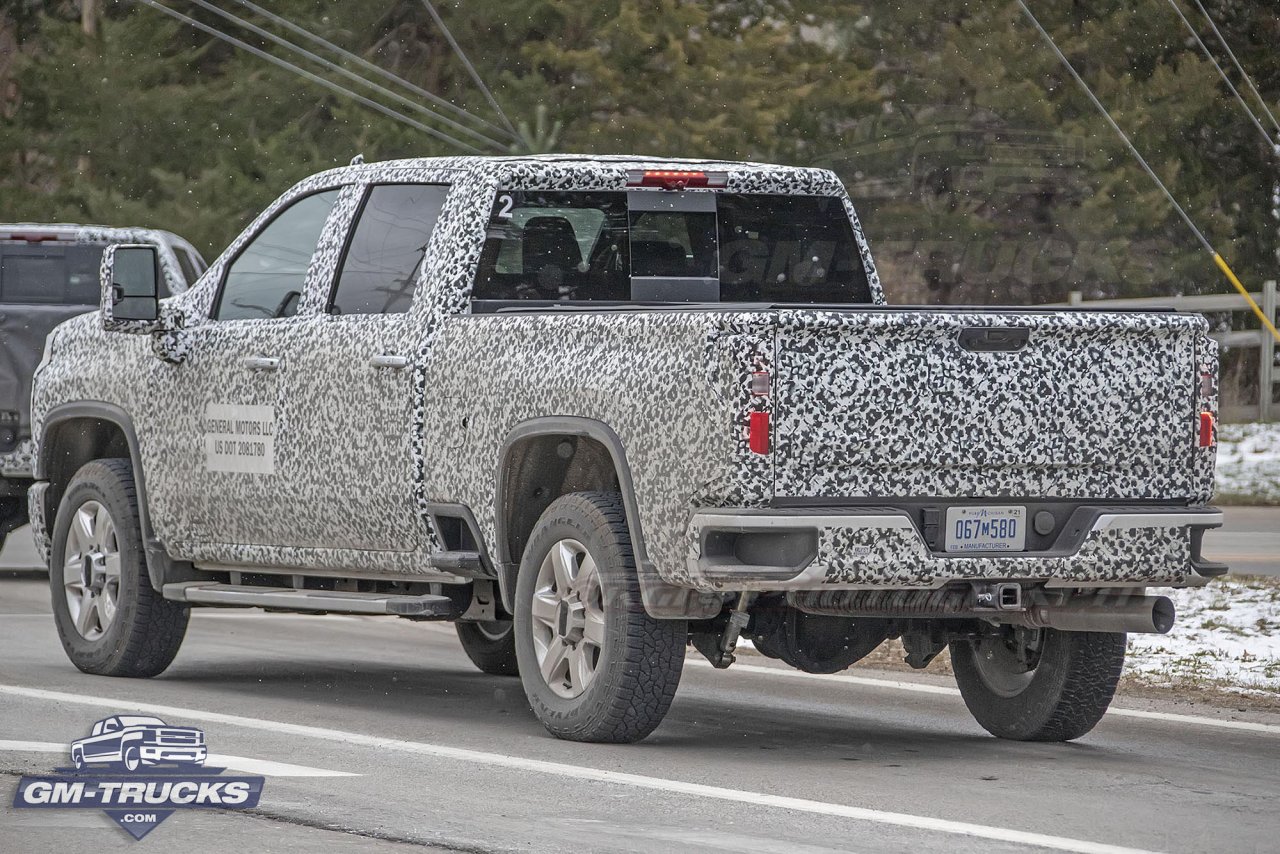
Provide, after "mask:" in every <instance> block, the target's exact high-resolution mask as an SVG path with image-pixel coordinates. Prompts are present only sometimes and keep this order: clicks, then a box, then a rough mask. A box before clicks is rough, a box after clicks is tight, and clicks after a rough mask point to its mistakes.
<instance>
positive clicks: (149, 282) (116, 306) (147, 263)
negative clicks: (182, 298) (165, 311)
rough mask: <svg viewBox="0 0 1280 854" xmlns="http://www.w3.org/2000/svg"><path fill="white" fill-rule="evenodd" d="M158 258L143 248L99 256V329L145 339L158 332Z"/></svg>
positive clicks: (132, 246)
mask: <svg viewBox="0 0 1280 854" xmlns="http://www.w3.org/2000/svg"><path fill="white" fill-rule="evenodd" d="M160 327H161V323H160V255H159V252H157V250H156V247H154V246H150V245H144V244H119V245H113V246H108V247H107V248H106V251H105V252H103V253H102V328H103V329H106V330H107V331H108V332H128V333H133V334H135V335H145V334H149V333H151V332H158V331H159V330H160Z"/></svg>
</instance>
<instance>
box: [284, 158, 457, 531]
mask: <svg viewBox="0 0 1280 854" xmlns="http://www.w3.org/2000/svg"><path fill="white" fill-rule="evenodd" d="M448 191H449V188H448V187H447V186H445V185H441V184H425V183H422V184H375V185H373V186H370V187H368V188H367V190H366V191H365V194H364V199H363V201H362V203H361V208H360V212H359V214H358V216H357V218H356V221H355V224H354V225H353V226H352V230H351V234H350V237H349V239H348V240H347V246H346V251H345V253H344V254H343V256H342V258H341V259H340V261H339V263H338V266H337V269H336V271H335V274H334V281H333V285H332V288H331V290H330V293H329V298H328V304H327V306H326V309H325V311H323V312H322V313H320V314H318V315H316V316H314V317H311V318H309V319H307V320H306V321H305V325H304V327H303V329H302V330H301V332H302V334H301V336H300V339H299V340H302V341H305V342H306V345H307V346H306V347H305V348H299V349H298V351H297V354H296V356H295V357H293V358H294V362H295V367H296V370H294V371H293V372H291V377H293V378H294V379H291V388H290V394H293V395H298V396H300V397H301V398H302V399H304V400H306V401H307V402H308V406H307V407H306V409H305V410H300V411H298V412H297V413H296V418H297V420H296V421H295V427H296V430H297V438H298V441H299V443H300V447H303V448H305V449H306V454H307V464H306V465H305V466H302V467H301V468H300V469H299V471H298V473H297V477H298V480H297V486H298V493H299V494H300V495H302V496H305V497H306V500H307V501H308V502H309V506H308V512H307V514H306V515H305V516H304V517H302V518H299V519H298V522H297V525H295V526H294V527H293V529H292V530H291V534H292V540H291V542H290V545H294V546H299V547H304V548H331V549H355V550H360V551H366V552H367V551H392V552H409V551H414V550H416V549H417V548H419V547H420V545H421V544H422V539H423V534H424V530H425V529H424V527H423V523H422V520H421V517H420V515H419V514H418V513H417V511H416V509H415V504H414V494H413V484H414V472H413V466H412V460H413V447H412V442H413V437H414V435H415V433H416V431H417V427H416V426H415V420H414V417H413V404H412V399H413V394H412V392H413V382H414V378H415V376H417V375H418V372H419V369H420V366H419V365H417V364H416V361H415V360H416V355H415V352H414V351H415V343H416V342H418V341H420V340H421V339H422V337H423V336H422V334H421V330H420V328H419V324H418V323H417V321H416V319H415V318H416V315H411V314H409V313H408V312H409V308H410V306H411V304H412V302H413V295H414V292H415V290H416V289H417V287H418V285H419V283H420V282H421V281H422V280H423V279H424V278H425V277H426V276H427V275H428V273H429V271H428V270H426V269H425V268H424V265H425V263H426V258H427V257H428V256H427V247H428V244H429V243H430V241H431V236H432V234H433V232H434V231H435V225H436V220H437V219H438V217H439V215H440V211H441V209H442V207H443V205H444V201H445V197H446V196H447V195H448ZM295 383H296V385H295ZM428 393H429V391H428ZM428 441H430V438H429V437H428Z"/></svg>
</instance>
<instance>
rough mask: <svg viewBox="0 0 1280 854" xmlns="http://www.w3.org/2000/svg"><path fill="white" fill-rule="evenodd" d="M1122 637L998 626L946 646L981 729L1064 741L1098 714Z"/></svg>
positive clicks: (1116, 668) (1115, 676)
mask: <svg viewBox="0 0 1280 854" xmlns="http://www.w3.org/2000/svg"><path fill="white" fill-rule="evenodd" d="M1125 642H1126V636H1125V635H1124V634H1123V633H1111V632H1063V631H1058V630H1056V629H1027V628H1021V627H1014V626H1002V627H999V628H997V629H994V630H992V631H991V632H989V633H986V634H983V635H981V636H979V637H977V638H971V639H968V640H963V641H954V642H952V644H951V668H952V670H954V671H955V675H956V684H957V685H958V686H959V688H960V695H961V696H962V697H963V698H964V703H965V705H966V706H968V707H969V711H970V712H971V713H972V714H973V716H974V718H976V719H977V721H978V723H979V724H981V725H982V728H983V729H985V730H986V731H987V732H989V733H991V734H992V735H995V736H998V737H1000V738H1008V739H1014V740H1017V741H1070V740H1071V739H1074V738H1079V737H1080V736H1082V735H1084V734H1085V733H1087V732H1089V730H1091V729H1093V728H1094V726H1095V725H1096V724H1097V723H1098V721H1100V720H1101V719H1102V716H1103V714H1105V713H1106V711H1107V707H1108V706H1109V705H1110V704H1111V698H1112V697H1113V696H1114V695H1115V692H1116V684H1117V683H1118V682H1119V681H1120V672H1121V671H1122V670H1123V669H1124V651H1125Z"/></svg>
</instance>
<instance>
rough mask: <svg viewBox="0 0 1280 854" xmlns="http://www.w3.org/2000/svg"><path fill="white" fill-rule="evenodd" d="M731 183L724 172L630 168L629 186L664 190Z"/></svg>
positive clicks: (628, 172) (628, 175)
mask: <svg viewBox="0 0 1280 854" xmlns="http://www.w3.org/2000/svg"><path fill="white" fill-rule="evenodd" d="M728 183H729V176H728V174H726V173H724V172H699V171H694V170H688V169H644V170H641V169H630V170H628V171H627V186H628V187H659V188H661V189H663V190H685V189H688V188H690V187H702V188H716V187H724V186H725V185H727V184H728Z"/></svg>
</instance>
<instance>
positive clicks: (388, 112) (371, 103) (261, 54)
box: [137, 0, 484, 154]
mask: <svg viewBox="0 0 1280 854" xmlns="http://www.w3.org/2000/svg"><path fill="white" fill-rule="evenodd" d="M137 2H139V3H143V4H145V5H147V6H150V7H151V8H152V9H155V10H156V11H159V12H163V13H164V14H166V15H168V16H169V17H171V18H176V19H177V20H179V21H181V22H182V23H184V24H187V25H188V26H191V27H195V28H196V29H197V30H200V31H202V32H205V33H208V34H209V35H211V36H213V37H214V38H218V39H222V40H223V41H224V42H227V43H229V44H233V45H235V46H236V47H238V48H240V49H242V50H246V51H248V52H249V53H252V54H253V55H254V56H256V57H258V58H259V59H265V60H266V61H267V62H270V63H271V64H273V65H278V66H280V67H281V68H285V69H288V70H289V71H292V72H293V73H294V74H297V75H300V76H302V77H305V78H306V79H307V80H310V81H311V82H312V83H315V84H317V85H320V86H323V87H325V88H326V89H328V90H330V91H331V92H335V93H337V94H339V95H345V96H347V97H348V98H352V99H353V100H356V101H359V102H360V103H361V104H364V105H365V106H366V107H369V108H371V109H374V110H377V111H378V112H380V113H382V114H383V115H384V116H389V117H390V118H393V119H395V120H397V121H399V122H403V123H404V124H406V125H408V126H409V127H412V128H416V129H417V130H420V131H422V132H423V133H425V134H429V135H430V136H434V137H436V138H437V139H439V140H441V141H443V142H447V143H449V144H450V145H453V146H456V147H457V148H461V149H463V150H465V151H470V152H472V153H473V154H484V152H483V151H481V150H480V149H478V148H476V147H475V146H474V145H471V144H470V143H466V142H462V141H461V140H458V139H454V138H453V137H451V136H449V135H448V134H447V133H445V132H444V131H440V130H436V129H435V128H433V127H430V126H429V125H424V124H423V123H422V122H419V121H417V120H416V119H411V118H409V117H408V116H406V115H405V114H404V113H400V112H397V111H396V110H393V109H391V108H390V107H388V106H387V105H385V104H380V103H378V102H377V101H375V100H373V99H372V98H366V97H365V96H364V95H360V94H358V93H356V92H352V91H351V90H350V89H346V88H344V87H342V86H339V85H338V84H337V83H334V82H333V81H332V80H326V79H325V78H323V77H321V76H320V75H318V74H313V73H311V72H310V71H307V70H306V69H305V68H300V67H298V66H296V65H294V64H293V63H292V62H288V61H286V60H283V59H281V58H280V57H278V56H273V55H271V54H270V53H267V52H266V51H265V50H261V49H259V48H256V47H254V46H253V45H251V44H249V43H248V42H245V41H242V40H240V39H238V38H236V37H235V36H229V35H227V34H226V33H224V32H222V31H220V30H218V29H215V28H214V27H211V26H209V25H208V24H204V23H201V22H200V21H197V20H196V19H195V18H192V17H190V16H189V15H184V14H182V13H181V12H179V11H177V10H176V9H170V8H169V7H168V6H164V5H162V4H160V3H157V2H156V0H137Z"/></svg>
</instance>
